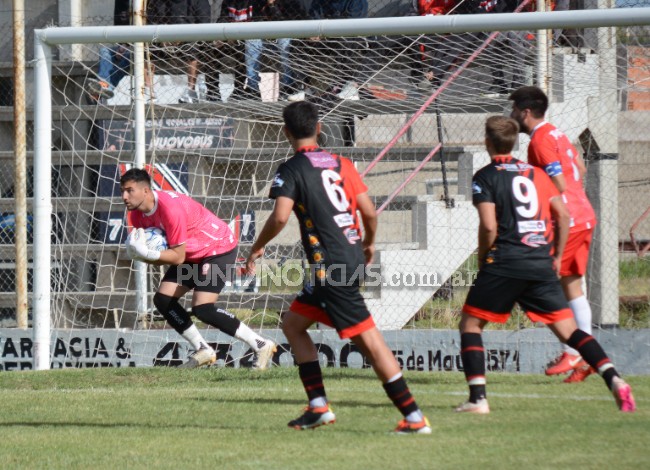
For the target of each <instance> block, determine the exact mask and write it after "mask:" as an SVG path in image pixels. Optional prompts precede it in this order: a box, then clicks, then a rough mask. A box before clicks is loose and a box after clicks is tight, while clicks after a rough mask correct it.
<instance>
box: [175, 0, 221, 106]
mask: <svg viewBox="0 0 650 470" xmlns="http://www.w3.org/2000/svg"><path fill="white" fill-rule="evenodd" d="M168 2H169V15H170V23H172V24H197V23H209V22H210V21H211V11H210V10H211V7H210V3H211V2H210V1H209V0H168ZM185 61H186V63H187V89H186V90H185V93H184V94H183V96H181V98H180V99H179V100H178V102H179V103H198V102H199V95H198V93H197V91H196V89H195V88H196V77H197V74H198V70H199V67H198V65H199V60H198V55H197V53H196V51H188V53H187V55H186V56H185Z"/></svg>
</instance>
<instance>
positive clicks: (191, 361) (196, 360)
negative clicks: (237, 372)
mask: <svg viewBox="0 0 650 470" xmlns="http://www.w3.org/2000/svg"><path fill="white" fill-rule="evenodd" d="M216 361H217V353H216V352H214V349H212V348H210V347H201V348H200V349H198V350H196V351H194V352H193V353H192V354H190V357H188V358H187V361H186V362H184V363H183V364H181V365H180V366H178V367H179V368H180V369H196V368H197V367H202V366H209V365H210V364H214V363H215V362H216Z"/></svg>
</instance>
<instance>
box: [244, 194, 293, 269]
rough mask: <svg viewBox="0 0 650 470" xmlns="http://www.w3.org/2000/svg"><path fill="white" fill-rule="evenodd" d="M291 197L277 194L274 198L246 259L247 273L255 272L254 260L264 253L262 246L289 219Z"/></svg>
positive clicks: (279, 230) (291, 206) (291, 209)
mask: <svg viewBox="0 0 650 470" xmlns="http://www.w3.org/2000/svg"><path fill="white" fill-rule="evenodd" d="M293 204H294V202H293V199H291V198H289V197H286V196H279V197H278V198H276V200H275V206H273V212H271V215H270V216H269V218H268V219H267V221H266V223H265V224H264V228H262V231H261V232H260V234H259V236H258V237H257V240H255V243H253V247H252V248H251V252H250V254H249V255H248V258H247V259H246V271H247V272H248V273H249V274H254V273H255V261H256V260H258V259H259V258H261V257H262V256H263V255H264V247H265V246H266V245H267V244H268V243H269V242H270V241H271V240H273V239H274V238H275V237H276V236H277V235H278V234H279V233H280V232H281V231H282V229H284V227H285V226H286V225H287V222H288V221H289V217H290V216H291V211H293Z"/></svg>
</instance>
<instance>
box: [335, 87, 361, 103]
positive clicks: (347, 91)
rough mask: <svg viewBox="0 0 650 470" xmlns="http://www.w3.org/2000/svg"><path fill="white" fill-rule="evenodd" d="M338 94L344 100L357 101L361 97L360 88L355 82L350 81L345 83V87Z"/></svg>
mask: <svg viewBox="0 0 650 470" xmlns="http://www.w3.org/2000/svg"><path fill="white" fill-rule="evenodd" d="M336 96H338V97H339V99H342V100H352V101H357V100H358V99H359V89H358V88H357V87H356V85H355V84H354V83H352V82H348V83H346V84H345V86H344V87H343V89H342V90H341V91H340V92H339V94H338V95H336Z"/></svg>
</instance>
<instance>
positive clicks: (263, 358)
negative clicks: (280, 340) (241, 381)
mask: <svg viewBox="0 0 650 470" xmlns="http://www.w3.org/2000/svg"><path fill="white" fill-rule="evenodd" d="M277 350H278V346H277V344H275V343H274V342H273V341H271V340H270V339H267V340H266V344H265V345H264V346H262V347H261V348H260V350H259V351H257V353H256V354H255V362H253V369H255V370H266V369H268V368H269V366H270V365H271V364H272V362H271V361H272V360H273V354H275V352H276V351H277Z"/></svg>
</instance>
